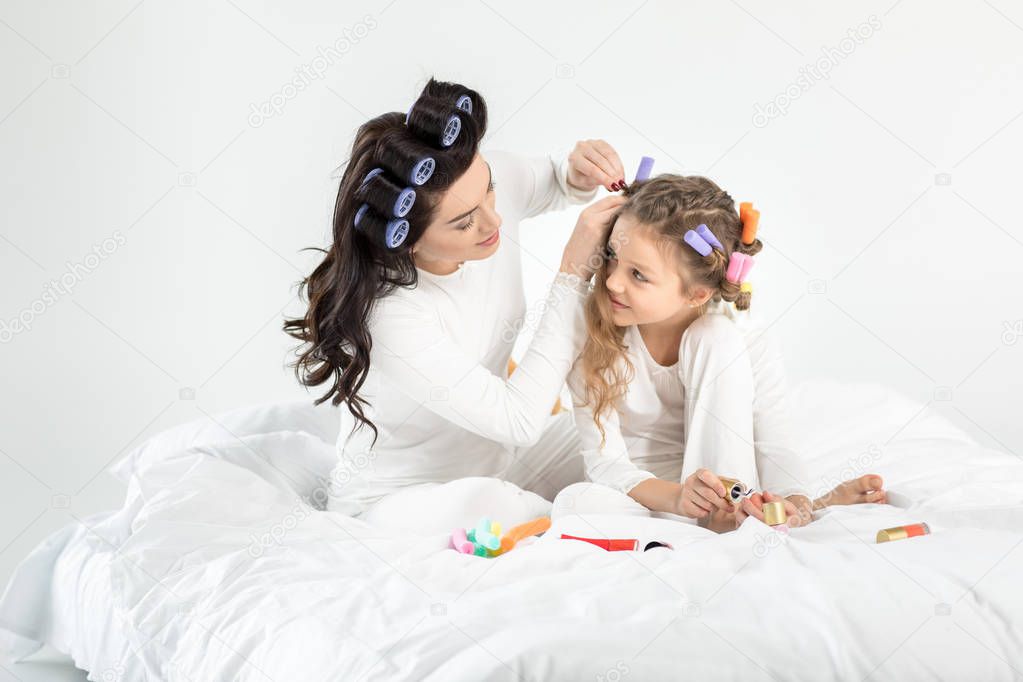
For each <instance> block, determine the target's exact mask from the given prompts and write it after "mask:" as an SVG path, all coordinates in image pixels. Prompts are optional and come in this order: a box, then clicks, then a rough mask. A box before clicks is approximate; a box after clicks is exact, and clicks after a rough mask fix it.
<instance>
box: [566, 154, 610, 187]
mask: <svg viewBox="0 0 1023 682" xmlns="http://www.w3.org/2000/svg"><path fill="white" fill-rule="evenodd" d="M598 156H599V155H598V154H596V153H594V152H589V154H587V152H586V151H585V150H583V151H580V152H579V154H578V156H576V157H575V159H574V160H573V165H574V167H575V170H576V172H578V173H579V174H580V175H583V176H585V177H587V178H589V179H590V180H591V181H592V182H593V184H594V186H596V185H603V186H604V189H606V190H607V191H609V192H611V191H613V190H612V189H611V186H612V185H613V184H614V182H615V181H614V179H613V178H612V177H611V174H610V173H608V172H607V171H605V170H604V169H603V168H601V167H600V166H599V165H598V164H597V163H596V158H597V157H598Z"/></svg>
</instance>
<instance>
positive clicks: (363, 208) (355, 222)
mask: <svg viewBox="0 0 1023 682" xmlns="http://www.w3.org/2000/svg"><path fill="white" fill-rule="evenodd" d="M368 210H369V204H363V205H362V206H360V207H359V210H357V211H356V212H355V220H353V221H352V224H353V225H355V226H356V227H358V226H359V222H360V221H361V220H362V216H364V215H366V211H368Z"/></svg>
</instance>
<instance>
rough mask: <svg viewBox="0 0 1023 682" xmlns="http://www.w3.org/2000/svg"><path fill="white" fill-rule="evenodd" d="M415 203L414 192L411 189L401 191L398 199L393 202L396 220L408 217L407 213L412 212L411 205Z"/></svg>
mask: <svg viewBox="0 0 1023 682" xmlns="http://www.w3.org/2000/svg"><path fill="white" fill-rule="evenodd" d="M415 203H416V191H415V190H414V189H412V188H411V187H406V188H405V189H403V190H401V192H400V193H399V194H398V198H397V199H395V200H394V215H395V217H396V218H404V217H405V216H407V215H408V212H409V211H411V210H412V206H413V204H415Z"/></svg>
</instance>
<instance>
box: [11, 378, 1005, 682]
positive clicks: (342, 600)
mask: <svg viewBox="0 0 1023 682" xmlns="http://www.w3.org/2000/svg"><path fill="white" fill-rule="evenodd" d="M792 405H793V408H794V411H795V413H796V415H797V417H798V422H799V425H800V432H801V433H802V434H803V438H804V446H805V451H806V452H807V453H812V460H811V468H812V470H813V471H815V472H817V474H819V475H820V476H821V479H820V481H819V483H818V485H817V486H816V487H818V488H820V489H822V490H823V489H826V488H830V486H831V485H832V484H833V482H834V481H837V480H838V479H839V478H849V477H851V476H856V475H859V474H862V473H866V472H877V473H880V474H881V475H883V476H884V477H885V479H886V482H887V485H888V487H889V489H890V490H891V491H892V498H893V501H894V502H896V503H898V504H899V505H901V507H902V508H900V507H895V506H878V505H861V506H858V507H855V508H852V507H848V508H831V509H829V510H827V511H825V512H823V513H821V514H820V515H819V517H818V520H817V521H815V522H814V523H812V524H810V525H809V526H808V527H806V528H800V529H795V530H793V531H792V532H791V534H790V535H789V536H788V538H787V539H783V536H779V535H776V534H775V533H774V531H772V530H771V529H769V528H767V527H766V526H764V525H763V524H761V523H759V522H757V521H756V520H755V519H750V520H747V522H746V523H745V524H744V525H743V526H742V528H740V529H739V530H738V531H736V532H734V533H730V534H725V535H721V536H717V535H713V534H710V533H708V532H706V531H703V530H701V529H699V528H696V527H694V526H691V525H687V524H677V523H672V522H670V521H665V520H659V519H639V518H631V517H614V516H602V515H592V516H585V517H573V518H567V519H563V520H560V521H558V522H557V523H556V524H555V527H554V528H553V529H552V530H551V532H549V533H548V534H546V535H545V536H543V537H542V538H539V539H538V540H536V541H533V542H531V543H527V544H525V545H523V546H520V547H517V548H516V549H515V550H513V551H512V552H510V553H509V554H507V555H505V556H502V557H498V558H496V559H484V558H479V557H473V556H465V555H460V554H457V553H455V552H454V551H453V550H448V549H445V545H446V543H447V539H446V538H445V537H441V536H428V537H414V536H408V535H399V534H394V533H385V532H379V531H376V530H374V529H372V528H370V527H368V526H367V525H366V524H365V523H362V522H360V521H358V520H355V519H351V518H348V517H344V516H341V515H339V514H336V513H327V512H322V511H318V510H316V509H314V508H312V507H311V506H309V505H308V504H306V503H303V502H300V501H299V500H300V498H305V499H306V500H308V499H309V498H310V497H314V496H315V493H316V491H317V489H318V488H319V487H321V486H322V485H323V481H322V477H325V476H327V475H328V474H329V471H330V468H331V466H332V465H333V463H334V440H335V438H336V435H337V432H338V428H339V425H338V416H337V412H336V411H335V410H333V409H330V408H326V407H319V408H312V407H310V406H307V405H303V404H294V403H291V404H281V405H273V406H263V407H258V408H247V409H243V410H236V411H234V412H231V413H228V414H225V415H221V416H218V417H217V420H216V421H217V422H219V423H211V422H209V421H206V422H196V423H193V424H188V425H184V426H182V427H178V428H177V429H174V430H171V431H169V432H165V433H163V434H160V435H159V436H157V437H155V438H154V439H151V440H150V441H148V442H147V443H146V444H144V445H143V446H141V447H140V448H138V449H137V450H136V451H134V452H133V453H131V454H130V455H129V456H128V457H127V458H126V459H125V460H123V461H122V462H120V463H119V464H118V465H116V466H115V468H114V472H115V473H116V474H117V475H119V476H121V477H122V478H124V479H125V480H126V481H128V482H129V490H128V494H127V499H126V502H125V506H124V507H123V508H122V509H121V510H119V511H117V512H112V513H106V514H100V515H97V516H94V517H91V518H88V519H83V520H82V523H81V524H75V525H72V526H69V527H67V528H65V529H63V530H61V531H59V532H58V533H56V534H54V535H53V536H51V537H50V538H49V539H48V540H47V541H46V542H45V543H44V544H42V545H41V546H40V547H39V548H37V549H36V550H35V552H34V553H33V554H32V555H30V556H29V557H28V558H27V559H26V560H25V562H24V563H23V564H22V565H21V566H20V567H19V569H18V571H17V572H16V573H15V576H14V578H13V579H12V581H11V584H10V585H9V586H8V590H7V592H6V593H5V596H4V599H3V601H2V602H0V646H2V649H3V650H4V651H6V653H7V654H8V655H9V656H11V657H13V658H17V657H21V656H25V655H27V654H29V653H31V652H32V651H33V650H34V649H35V648H36V647H37V646H38V645H39V644H40V643H42V642H48V643H50V644H52V645H53V646H54V647H56V648H57V649H59V650H61V651H65V652H68V653H69V654H70V655H71V656H72V657H73V658H74V660H75V662H76V664H77V665H78V666H79V667H81V668H83V669H86V670H89V671H90V674H89V679H91V680H119V681H127V680H168V681H176V680H195V681H212V680H272V681H275V682H284V681H288V680H302V681H306V680H360V679H364V680H384V679H388V680H389V679H436V680H478V679H488V680H491V679H492V680H504V679H509V680H513V679H527V680H608V681H613V680H622V679H634V680H659V679H679V678H684V679H699V680H703V679H715V680H717V679H720V680H732V679H734V680H743V681H750V680H761V679H765V680H766V679H772V678H773V679H779V680H780V679H785V680H790V679H806V680H822V679H839V678H841V679H852V678H855V679H858V680H859V679H864V678H866V677H868V676H869V677H871V678H872V679H898V680H925V679H943V680H1012V679H1015V678H1016V676H1017V675H1023V653H1021V652H1023V587H1021V584H1020V575H1021V569H1023V544H1021V543H1023V530H1021V529H1023V462H1021V461H1020V460H1019V459H1018V458H1016V457H1014V456H1012V455H1009V454H1006V453H1001V452H997V451H993V450H990V449H985V448H983V447H981V446H979V445H978V444H976V443H975V442H974V441H972V440H971V439H970V438H969V437H968V436H967V435H966V434H964V433H963V432H962V431H960V430H958V429H957V428H955V427H953V426H952V425H950V424H949V423H948V422H946V421H945V420H943V419H942V418H940V417H939V416H938V415H936V414H935V413H934V412H933V411H932V410H931V409H930V408H924V407H923V406H921V405H919V404H915V403H913V402H912V401H909V400H906V399H904V398H902V397H900V396H898V395H896V394H894V393H892V392H891V391H888V390H885V389H882V388H880V387H875V386H848V385H838V384H831V383H813V384H806V385H803V386H800V387H799V388H798V389H797V390H796V391H794V393H793V395H792ZM916 521H926V522H928V523H929V524H930V525H931V528H932V530H933V533H932V534H931V535H929V536H925V537H921V538H913V539H909V540H905V541H900V542H892V543H888V544H882V545H876V544H874V535H875V533H876V531H877V530H878V529H881V528H886V527H890V526H895V525H900V524H903V523H907V522H916ZM561 532H566V533H570V534H574V535H586V536H591V537H592V536H601V535H606V536H610V537H623V536H624V537H641V538H656V539H666V540H669V541H671V542H672V544H673V545H674V547H675V549H674V550H667V549H658V550H653V551H650V552H646V553H629V552H614V553H608V552H604V551H603V550H601V549H599V548H596V547H593V546H590V545H588V544H585V543H580V542H572V541H568V540H559V539H556V538H557V536H558V535H559V534H560V533H561ZM264 534H265V535H264ZM260 538H262V539H260ZM13 671H14V672H15V673H16V672H17V667H16V666H15V667H13Z"/></svg>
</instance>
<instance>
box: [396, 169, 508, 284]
mask: <svg viewBox="0 0 1023 682" xmlns="http://www.w3.org/2000/svg"><path fill="white" fill-rule="evenodd" d="M494 199H495V195H494V183H493V179H492V176H491V172H490V164H488V163H487V162H486V161H485V160H484V159H483V157H482V156H481V155H479V154H476V158H474V159H473V161H472V164H471V165H470V166H469V169H468V170H467V171H465V173H463V174H462V176H461V177H460V178H458V180H456V181H455V183H454V184H453V185H451V187H450V188H448V191H447V192H445V193H444V197H443V198H442V199H441V201H440V204H438V206H437V210H436V212H435V214H434V219H433V222H431V223H430V225H429V227H427V228H426V230H425V231H424V232H423V236H422V237H420V238H419V241H418V242H416V245H415V246H414V247H412V254H413V258H414V260H415V263H416V266H417V267H420V268H423V269H424V270H427V271H430V272H434V271H436V272H437V273H438V274H445V273H447V272H453V271H454V270H455V269H456V268H457V264H458V263H461V262H463V261H467V260H482V259H483V258H488V257H490V256H492V255H493V254H494V252H495V251H497V246H498V244H499V243H500V241H501V234H500V227H501V216H499V215H498V214H497V211H495V210H494Z"/></svg>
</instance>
